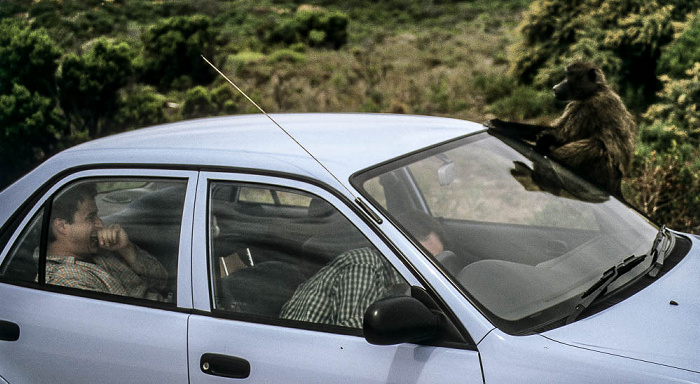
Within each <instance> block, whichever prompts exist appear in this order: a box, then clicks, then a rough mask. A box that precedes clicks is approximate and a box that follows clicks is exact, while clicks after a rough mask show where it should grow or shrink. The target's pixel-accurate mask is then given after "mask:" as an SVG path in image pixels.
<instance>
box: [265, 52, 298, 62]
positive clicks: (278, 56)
mask: <svg viewBox="0 0 700 384" xmlns="http://www.w3.org/2000/svg"><path fill="white" fill-rule="evenodd" d="M267 61H268V63H270V64H274V63H279V62H281V61H286V62H290V63H303V62H304V61H306V55H304V54H303V53H300V52H297V51H294V50H291V49H279V50H277V51H274V52H272V53H271V54H270V55H269V56H268V58H267Z"/></svg>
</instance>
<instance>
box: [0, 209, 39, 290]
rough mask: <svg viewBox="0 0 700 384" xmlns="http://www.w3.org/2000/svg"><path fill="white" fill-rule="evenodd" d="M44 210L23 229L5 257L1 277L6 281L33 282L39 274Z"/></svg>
mask: <svg viewBox="0 0 700 384" xmlns="http://www.w3.org/2000/svg"><path fill="white" fill-rule="evenodd" d="M43 217H44V210H43V209H41V210H39V212H38V213H37V214H36V215H35V216H34V218H33V219H32V220H31V221H30V222H29V225H27V227H26V228H25V229H24V231H22V234H21V235H20V237H19V239H18V240H17V242H16V243H15V245H14V246H13V247H12V249H11V250H10V253H9V254H8V255H7V257H6V258H5V261H4V262H3V265H2V268H0V277H2V278H3V279H4V280H6V281H15V282H33V281H34V280H35V278H36V274H37V261H38V259H39V244H40V241H41V223H42V219H43Z"/></svg>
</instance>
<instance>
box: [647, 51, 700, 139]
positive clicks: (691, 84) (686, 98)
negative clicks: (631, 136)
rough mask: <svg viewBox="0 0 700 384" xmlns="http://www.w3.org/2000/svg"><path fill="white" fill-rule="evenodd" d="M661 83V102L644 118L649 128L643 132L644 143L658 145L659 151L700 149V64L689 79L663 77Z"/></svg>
mask: <svg viewBox="0 0 700 384" xmlns="http://www.w3.org/2000/svg"><path fill="white" fill-rule="evenodd" d="M661 81H662V83H663V90H662V91H661V92H659V94H658V98H659V100H658V102H657V103H656V104H653V105H651V106H650V107H649V109H648V110H647V112H646V113H645V114H644V115H643V117H644V120H645V122H646V124H645V126H648V127H649V128H647V130H646V131H645V130H642V132H641V134H642V135H641V137H640V140H643V141H645V142H647V143H654V144H655V145H657V149H658V150H667V149H668V150H672V149H675V148H674V147H673V146H678V145H690V146H693V147H697V146H698V145H700V106H699V105H698V100H700V62H698V63H694V65H693V66H692V67H691V69H690V70H688V71H687V72H686V78H683V79H671V78H670V77H668V76H661ZM659 127H661V128H659ZM643 128H644V127H643ZM660 130H661V132H663V134H660V133H659V131H660ZM655 132H656V133H655ZM645 135H646V136H645ZM662 143H664V144H662Z"/></svg>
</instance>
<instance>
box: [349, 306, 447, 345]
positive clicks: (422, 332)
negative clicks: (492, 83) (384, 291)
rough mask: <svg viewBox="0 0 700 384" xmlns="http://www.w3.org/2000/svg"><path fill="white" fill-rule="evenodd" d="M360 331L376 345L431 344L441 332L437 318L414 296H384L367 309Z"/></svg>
mask: <svg viewBox="0 0 700 384" xmlns="http://www.w3.org/2000/svg"><path fill="white" fill-rule="evenodd" d="M362 330H363V332H364V336H365V340H367V342H369V343H370V344H375V345H392V344H400V343H412V342H421V341H430V340H433V339H435V338H436V337H437V336H438V335H440V333H441V331H440V330H441V327H440V315H439V314H437V313H435V312H433V311H431V310H430V309H428V307H427V306H425V305H424V304H423V303H421V302H420V301H418V300H417V299H415V298H413V297H410V296H394V297H387V298H384V299H381V300H378V301H375V302H374V303H372V305H370V306H369V308H367V311H365V317H364V322H363V325H362Z"/></svg>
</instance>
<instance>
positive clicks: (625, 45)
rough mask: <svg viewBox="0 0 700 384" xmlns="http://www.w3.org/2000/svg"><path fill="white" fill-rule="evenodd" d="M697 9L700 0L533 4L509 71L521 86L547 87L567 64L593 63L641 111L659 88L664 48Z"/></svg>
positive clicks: (562, 0) (541, 0) (545, 1)
mask: <svg viewBox="0 0 700 384" xmlns="http://www.w3.org/2000/svg"><path fill="white" fill-rule="evenodd" d="M698 6H700V0H691V1H685V0H658V1H654V2H648V1H645V0H594V1H569V0H536V1H534V2H533V3H532V4H531V6H530V9H529V10H528V12H527V13H526V15H525V17H524V20H523V22H522V23H521V25H520V27H519V31H520V34H521V37H522V39H521V41H520V42H519V43H518V45H516V46H515V51H516V58H515V60H514V61H513V63H512V67H511V69H512V72H513V74H514V75H515V76H516V78H517V79H518V80H519V81H520V82H522V83H524V84H535V85H536V86H540V87H542V86H547V87H550V86H552V85H554V84H555V83H556V79H554V76H552V75H553V74H554V73H556V72H555V71H557V70H558V68H561V67H563V66H564V65H565V64H567V63H568V62H569V61H571V60H573V59H579V58H582V59H586V60H589V61H594V62H596V63H598V64H599V65H600V66H601V67H602V68H603V70H604V71H605V72H606V74H608V77H609V78H610V80H611V82H612V83H613V85H614V88H616V89H618V90H619V91H620V93H621V95H622V96H623V98H624V99H625V101H626V102H627V103H628V105H631V106H632V107H634V108H638V109H644V108H646V105H647V104H648V103H649V102H650V101H651V100H653V98H654V96H655V92H656V90H657V89H658V81H657V79H656V62H657V60H658V58H659V56H660V55H661V49H662V47H664V46H665V45H666V44H668V43H669V42H670V41H671V40H672V39H673V37H674V33H675V32H676V31H675V26H676V25H677V22H679V21H683V20H685V18H686V15H687V13H688V12H690V11H691V10H694V9H697V8H698ZM560 73H561V72H560ZM556 77H557V78H560V76H556Z"/></svg>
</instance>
